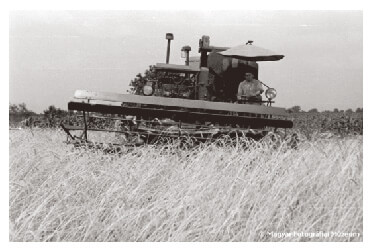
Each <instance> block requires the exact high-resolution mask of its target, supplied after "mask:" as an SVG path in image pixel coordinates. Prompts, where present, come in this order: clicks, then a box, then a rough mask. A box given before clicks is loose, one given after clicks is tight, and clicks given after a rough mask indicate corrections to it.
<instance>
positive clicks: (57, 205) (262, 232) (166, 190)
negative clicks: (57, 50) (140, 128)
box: [9, 130, 363, 241]
mask: <svg viewBox="0 0 372 252" xmlns="http://www.w3.org/2000/svg"><path fill="white" fill-rule="evenodd" d="M9 134H10V136H9V148H10V154H9V155H10V157H9V163H10V167H9V191H10V195H9V199H10V202H9V231H10V232H9V233H10V237H9V240H10V241H362V240H363V236H362V234H363V198H362V195H363V185H362V181H363V180H362V178H363V173H362V168H363V165H362V159H363V149H362V137H361V136H353V137H344V138H337V137H324V138H321V137H319V138H314V139H313V140H306V141H301V143H300V144H299V146H298V148H297V149H292V148H288V145H287V144H286V143H285V142H277V143H274V144H273V143H270V142H269V141H261V142H251V143H249V144H248V145H247V144H246V143H245V144H242V143H241V142H239V143H229V142H228V141H226V142H225V143H223V144H222V146H221V144H220V146H217V145H216V144H204V145H200V146H198V147H196V148H194V149H189V150H179V149H178V148H177V146H175V145H163V146H157V147H155V146H144V147H139V148H137V149H135V150H134V151H131V152H128V153H124V154H121V155H119V154H116V155H113V154H104V153H102V152H100V151H93V150H86V149H84V148H81V149H75V148H73V147H71V146H70V145H66V144H65V143H63V141H64V140H65V136H64V134H63V133H62V132H60V131H57V130H34V131H31V130H19V131H10V133H9ZM241 141H244V139H243V140H241ZM290 232H297V233H301V232H303V233H315V232H318V234H319V233H321V234H323V233H330V234H337V235H330V236H328V237H309V236H299V235H298V236H292V237H289V236H284V235H278V233H279V234H281V233H290ZM274 233H276V234H277V235H273V234H274ZM344 233H358V234H360V235H358V236H355V235H352V236H347V235H341V234H344Z"/></svg>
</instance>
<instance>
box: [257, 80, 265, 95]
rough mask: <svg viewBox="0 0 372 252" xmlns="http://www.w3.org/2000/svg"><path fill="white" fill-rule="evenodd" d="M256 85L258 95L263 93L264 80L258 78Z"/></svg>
mask: <svg viewBox="0 0 372 252" xmlns="http://www.w3.org/2000/svg"><path fill="white" fill-rule="evenodd" d="M256 87H257V92H256V95H260V94H262V93H263V91H264V88H263V85H262V82H261V81H259V80H256Z"/></svg>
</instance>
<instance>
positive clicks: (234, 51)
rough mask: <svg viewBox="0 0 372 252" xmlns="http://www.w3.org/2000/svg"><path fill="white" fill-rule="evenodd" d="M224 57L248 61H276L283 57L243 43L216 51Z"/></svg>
mask: <svg viewBox="0 0 372 252" xmlns="http://www.w3.org/2000/svg"><path fill="white" fill-rule="evenodd" d="M218 53H219V54H221V55H223V56H225V57H232V58H236V59H241V60H248V61H276V60H281V59H282V58H284V55H280V54H277V53H275V52H273V51H270V50H267V49H264V48H261V47H258V46H255V45H252V44H245V45H239V46H235V47H231V48H230V49H227V50H226V51H222V52H218Z"/></svg>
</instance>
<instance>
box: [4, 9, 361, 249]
mask: <svg viewBox="0 0 372 252" xmlns="http://www.w3.org/2000/svg"><path fill="white" fill-rule="evenodd" d="M363 15H364V13H363V11H362V10H358V9H355V10H248V9H247V10H244V9H239V8H236V9H235V10H204V9H203V10H197V9H195V10H188V9H185V10H183V9H182V6H180V8H179V9H176V10H170V9H169V10H167V9H163V10H161V9H156V10H114V9H112V10H109V9H108V10H105V9H102V10H88V9H87V10H84V9H81V10H68V9H65V10H11V11H9V136H8V141H9V144H8V146H9V167H8V169H9V242H277V243H281V242H363V240H364V238H363ZM365 57H367V56H365ZM367 71H368V69H367ZM367 168H368V167H367Z"/></svg>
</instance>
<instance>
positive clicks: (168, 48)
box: [165, 33, 174, 64]
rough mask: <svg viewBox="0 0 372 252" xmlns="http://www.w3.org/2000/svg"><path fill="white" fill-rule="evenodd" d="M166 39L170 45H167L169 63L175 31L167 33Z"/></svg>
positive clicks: (167, 61)
mask: <svg viewBox="0 0 372 252" xmlns="http://www.w3.org/2000/svg"><path fill="white" fill-rule="evenodd" d="M165 39H167V40H168V47H167V59H166V61H165V62H166V63H167V64H169V55H170V43H171V40H173V39H174V38H173V33H167V34H166V35H165Z"/></svg>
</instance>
